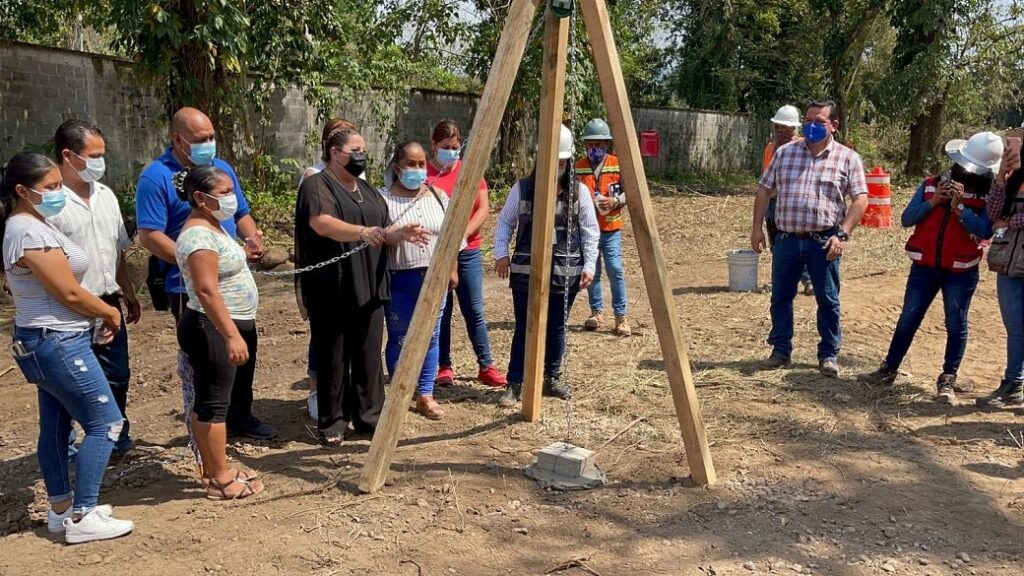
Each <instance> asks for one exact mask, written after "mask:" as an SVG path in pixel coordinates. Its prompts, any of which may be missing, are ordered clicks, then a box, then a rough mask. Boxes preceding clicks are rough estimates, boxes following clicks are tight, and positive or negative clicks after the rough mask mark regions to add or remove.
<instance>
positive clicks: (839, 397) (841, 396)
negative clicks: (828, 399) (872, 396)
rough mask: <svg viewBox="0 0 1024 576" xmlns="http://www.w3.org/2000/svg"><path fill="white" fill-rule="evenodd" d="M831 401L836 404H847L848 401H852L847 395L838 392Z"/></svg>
mask: <svg viewBox="0 0 1024 576" xmlns="http://www.w3.org/2000/svg"><path fill="white" fill-rule="evenodd" d="M832 399H833V400H835V401H836V402H839V403H840V404H848V403H849V402H850V400H853V397H852V396H850V395H849V394H843V393H842V392H840V393H839V394H836V395H835V396H833V397H832Z"/></svg>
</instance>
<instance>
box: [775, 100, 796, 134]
mask: <svg viewBox="0 0 1024 576" xmlns="http://www.w3.org/2000/svg"><path fill="white" fill-rule="evenodd" d="M772 124H781V125H783V126H792V127H793V128H796V127H797V126H800V111H799V110H797V109H796V106H790V105H789V104H786V105H785V106H783V107H782V108H779V109H778V111H777V112H775V117H774V118H772Z"/></svg>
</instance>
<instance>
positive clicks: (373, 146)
mask: <svg viewBox="0 0 1024 576" xmlns="http://www.w3.org/2000/svg"><path fill="white" fill-rule="evenodd" d="M160 96H161V95H160V91H159V89H157V88H154V87H153V86H151V85H148V84H146V83H145V82H143V81H142V80H141V79H140V78H139V77H138V76H137V74H135V71H134V67H133V65H132V64H131V63H130V62H126V61H123V60H117V59H113V58H108V57H104V56H98V55H94V54H86V53H80V52H71V51H66V50H59V49H50V48H44V47H38V46H30V45H26V44H0V157H2V158H9V157H10V156H12V155H13V154H15V153H17V152H18V151H20V150H23V149H25V148H32V149H40V150H44V149H48V147H49V146H51V144H50V141H51V140H52V137H53V131H54V130H55V129H56V127H57V126H58V125H59V124H60V123H61V122H63V121H64V120H66V119H68V118H72V117H78V118H83V119H88V120H91V121H94V122H96V123H97V124H99V125H100V126H101V128H102V129H103V131H104V133H105V135H106V137H107V152H108V162H107V165H108V167H109V168H108V173H109V176H108V177H107V181H108V182H109V183H110V184H111V185H113V186H116V187H119V186H122V185H126V184H128V183H130V182H134V180H135V178H136V176H137V174H138V172H139V170H140V169H141V168H142V167H143V166H145V164H147V163H148V162H149V161H150V160H151V159H152V158H154V157H155V156H157V155H159V154H160V152H161V150H162V149H163V148H164V147H165V146H166V145H167V144H166V143H167V141H168V128H167V112H166V111H165V110H164V109H163V107H162V104H161V102H162V100H161V97H160ZM477 101H478V99H477V97H476V96H473V95H470V94H446V93H441V92H433V91H417V92H413V93H412V94H411V95H410V97H409V100H408V102H406V103H404V104H403V105H401V106H392V105H390V104H387V103H385V104H383V105H382V104H381V103H382V100H381V99H379V98H375V96H374V93H372V92H369V93H365V94H362V95H361V96H360V97H358V98H356V99H353V100H350V101H346V102H344V103H343V104H342V105H341V106H340V109H339V110H338V111H337V115H339V116H343V117H346V118H349V119H351V120H352V121H353V122H356V123H357V124H358V125H359V126H360V129H361V132H362V133H363V136H364V137H365V138H366V140H367V146H368V151H369V155H370V157H371V159H372V161H373V162H375V163H380V162H383V160H384V158H385V157H386V156H387V154H388V151H389V150H388V148H389V145H390V144H393V143H394V142H397V141H401V140H404V139H406V138H411V139H415V140H420V141H427V140H428V139H429V136H430V130H431V128H432V126H433V125H434V123H435V122H437V121H438V120H441V119H445V118H449V119H452V120H455V121H456V122H457V123H458V124H459V126H460V127H463V129H464V130H466V131H468V130H469V129H470V128H471V124H472V119H473V115H474V114H475V113H476V106H477ZM374 105H377V106H378V109H376V110H375V109H374ZM396 109H397V110H396ZM633 114H634V120H635V121H636V127H637V130H641V131H642V130H658V131H659V132H660V134H661V154H660V155H659V156H658V157H657V158H647V159H645V163H646V167H647V172H648V175H649V176H651V177H662V178H670V177H672V176H674V175H676V174H679V173H684V172H749V173H752V174H753V173H754V172H756V170H757V169H758V166H759V162H760V151H761V148H762V145H763V142H765V141H767V130H766V126H762V125H761V123H757V122H754V121H752V120H751V119H750V118H748V117H746V116H737V115H726V114H716V113H710V112H698V111H689V110H664V109H654V108H636V109H634V112H633ZM252 120H253V121H252V126H253V128H254V130H266V131H267V135H268V141H269V142H270V143H271V148H272V150H273V153H274V154H275V155H276V156H277V157H279V158H294V159H296V160H298V161H299V163H300V164H310V163H312V162H314V161H315V160H316V158H317V156H318V152H317V151H316V150H314V147H315V146H317V145H318V144H317V142H318V140H319V131H320V123H319V121H318V120H317V115H316V111H315V109H313V108H312V107H310V106H309V105H308V104H307V103H306V101H305V100H304V99H303V97H302V93H301V92H300V91H299V90H297V89H294V88H291V89H282V90H278V91H277V92H276V93H275V94H273V95H272V97H271V99H270V106H269V109H268V114H267V117H266V118H262V119H261V120H262V123H261V122H259V121H257V119H256V118H253V119H252ZM379 126H386V127H388V129H387V130H382V129H380V128H379ZM241 156H243V158H244V153H243V154H241ZM243 169H244V168H243Z"/></svg>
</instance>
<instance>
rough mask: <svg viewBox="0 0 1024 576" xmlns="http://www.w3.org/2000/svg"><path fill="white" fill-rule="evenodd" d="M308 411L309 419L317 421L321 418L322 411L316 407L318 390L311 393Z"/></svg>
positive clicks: (307, 403) (307, 405)
mask: <svg viewBox="0 0 1024 576" xmlns="http://www.w3.org/2000/svg"><path fill="white" fill-rule="evenodd" d="M306 410H308V411H309V417H310V418H312V419H313V420H317V419H318V417H319V416H320V411H319V410H317V407H316V390H314V391H312V392H310V393H309V397H308V398H306Z"/></svg>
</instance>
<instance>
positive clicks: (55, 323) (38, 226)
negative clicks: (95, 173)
mask: <svg viewBox="0 0 1024 576" xmlns="http://www.w3.org/2000/svg"><path fill="white" fill-rule="evenodd" d="M45 248H56V249H58V250H63V251H64V255H65V256H67V259H68V264H69V265H70V266H71V273H72V274H73V275H74V277H75V280H76V281H78V282H81V281H82V278H83V277H85V273H86V271H87V270H88V269H89V256H88V254H86V253H85V250H82V249H81V248H80V247H78V246H77V245H76V244H75V243H74V242H72V241H71V239H69V238H68V237H67V236H65V235H64V234H61V233H60V231H58V230H57V229H55V228H54V227H53V226H50V225H49V224H47V223H46V222H42V221H40V220H39V219H37V218H35V217H33V216H31V215H28V214H17V215H14V216H11V217H10V218H8V219H7V225H6V229H5V230H4V270H5V271H6V273H7V285H8V286H9V287H10V289H11V294H12V295H13V296H14V308H15V312H14V324H15V325H16V326H19V327H21V328H49V329H51V330H62V331H66V332H77V331H82V330H88V329H89V328H90V327H91V326H92V319H91V318H89V317H88V316H86V315H85V314H82V313H80V312H77V311H75V310H72V309H71V308H69V307H67V306H66V305H64V303H63V302H61V301H60V300H59V299H57V298H56V297H55V296H54V295H53V294H51V293H50V292H49V291H48V290H47V289H46V287H45V286H43V285H42V283H40V282H39V280H38V279H37V278H36V276H35V274H33V273H32V270H30V269H29V268H27V267H23V266H19V265H18V261H19V260H21V258H22V256H24V255H25V252H26V251H27V250H43V249H45Z"/></svg>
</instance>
